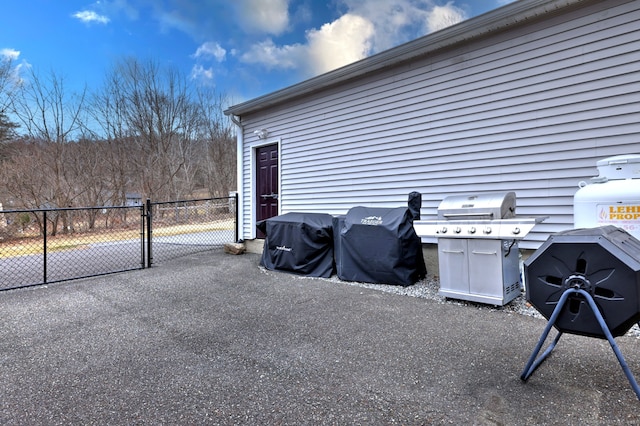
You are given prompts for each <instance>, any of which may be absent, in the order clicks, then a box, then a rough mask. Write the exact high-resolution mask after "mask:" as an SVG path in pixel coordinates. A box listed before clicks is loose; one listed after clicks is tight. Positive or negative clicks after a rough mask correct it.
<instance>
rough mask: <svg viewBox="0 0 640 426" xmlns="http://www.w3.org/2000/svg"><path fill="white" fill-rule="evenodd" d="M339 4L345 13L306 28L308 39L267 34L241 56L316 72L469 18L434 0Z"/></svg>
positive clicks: (250, 0)
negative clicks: (282, 41) (284, 41)
mask: <svg viewBox="0 0 640 426" xmlns="http://www.w3.org/2000/svg"><path fill="white" fill-rule="evenodd" d="M243 2H244V3H256V4H257V3H260V4H267V2H264V3H263V2H261V1H260V0H243ZM278 2H279V3H285V2H284V0H281V1H278ZM338 4H339V6H341V7H342V8H344V9H345V10H346V12H345V13H344V14H342V16H340V18H338V19H336V20H335V21H333V22H331V23H327V24H324V25H322V26H321V27H320V28H319V29H311V30H309V31H307V33H306V42H305V43H296V44H289V45H277V44H276V43H275V42H274V41H273V40H272V39H267V40H264V41H261V42H259V43H255V44H253V45H252V46H251V47H250V49H249V50H248V51H246V52H245V53H244V54H242V55H241V56H240V60H241V61H242V62H245V63H251V64H262V65H263V66H265V67H266V68H268V69H297V70H299V71H301V72H303V73H304V74H305V75H304V76H305V77H308V76H314V75H318V74H321V73H324V72H328V71H331V70H334V69H336V68H339V67H341V66H344V65H348V64H350V63H352V62H355V61H357V60H360V59H363V58H365V57H367V56H369V55H371V54H373V53H378V52H380V51H383V50H386V49H389V48H392V47H394V46H397V45H399V44H401V43H404V42H407V41H410V40H413V39H416V38H418V37H421V36H423V35H425V34H427V33H430V32H434V31H438V30H441V29H443V28H445V27H448V26H450V25H453V24H457V23H458V22H461V21H463V20H465V19H467V14H466V12H465V11H464V10H463V9H461V8H459V7H457V6H455V5H454V4H453V2H449V3H447V4H445V5H444V6H437V5H435V4H434V0H339V3H338Z"/></svg>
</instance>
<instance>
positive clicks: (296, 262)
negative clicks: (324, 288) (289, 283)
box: [256, 212, 334, 278]
mask: <svg viewBox="0 0 640 426" xmlns="http://www.w3.org/2000/svg"><path fill="white" fill-rule="evenodd" d="M256 227H257V228H258V229H260V230H261V231H262V232H264V234H265V235H266V238H265V240H264V249H263V250H262V258H261V260H260V264H261V265H262V266H264V267H265V268H267V269H270V270H279V271H286V272H292V273H296V274H300V275H308V276H312V277H324V278H329V277H330V276H331V275H332V274H333V271H334V263H333V235H332V227H333V217H332V216H331V215H329V214H325V213H294V212H292V213H286V214H283V215H280V216H276V217H272V218H269V219H266V220H263V221H261V222H258V223H257V224H256Z"/></svg>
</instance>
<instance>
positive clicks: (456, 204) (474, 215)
mask: <svg viewBox="0 0 640 426" xmlns="http://www.w3.org/2000/svg"><path fill="white" fill-rule="evenodd" d="M515 215H516V193H515V192H513V191H510V192H493V193H484V194H471V195H453V196H449V197H446V198H445V199H444V200H442V202H441V203H440V205H439V206H438V218H439V219H493V220H497V219H509V218H512V217H515Z"/></svg>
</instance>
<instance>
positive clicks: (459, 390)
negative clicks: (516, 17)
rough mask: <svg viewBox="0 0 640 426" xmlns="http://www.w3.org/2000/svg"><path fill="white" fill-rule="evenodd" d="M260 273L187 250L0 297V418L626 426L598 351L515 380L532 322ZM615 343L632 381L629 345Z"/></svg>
mask: <svg viewBox="0 0 640 426" xmlns="http://www.w3.org/2000/svg"><path fill="white" fill-rule="evenodd" d="M258 262H259V256H258V255H254V254H245V255H241V256H233V255H227V254H224V253H222V252H220V253H218V252H216V253H202V254H197V255H192V256H187V257H184V258H181V259H176V260H174V261H170V262H165V263H163V264H159V265H156V266H155V267H154V268H151V269H146V270H141V271H134V272H128V273H122V274H117V275H110V276H104V277H97V278H92V279H85V280H79V281H73V282H66V283H59V284H53V285H49V286H46V287H35V288H27V289H21V290H14V291H8V292H3V293H0V312H2V322H0V347H1V348H0V354H1V358H0V359H1V360H2V369H1V376H0V389H1V391H2V398H1V399H0V401H1V402H0V407H1V408H0V423H2V424H25V425H27V424H28V425H54V424H65V425H66V424H82V425H86V424H98V425H100V424H105V425H106V424H109V425H114V424H127V425H131V424H154V425H156V424H175V425H178V424H180V425H184V424H224V425H226V424H247V425H257V424H291V425H294V424H295V425H300V424H302V425H304V424H310V425H315V424H328V425H333V424H335V425H344V424H362V425H371V424H375V425H378V424H380V425H389V424H406V425H421V424H480V425H484V424H486V425H497V424H505V425H510V424H514V425H515V424H563V425H565V424H576V425H578V424H580V425H600V424H602V425H609V424H633V423H636V424H638V423H640V410H639V407H640V405H639V404H640V403H639V402H638V400H637V398H636V396H635V394H634V393H633V390H632V389H631V387H630V385H629V383H628V381H627V379H626V377H625V376H624V374H623V373H622V370H621V368H620V366H619V364H618V363H617V360H616V359H615V356H614V354H613V352H612V350H611V348H610V347H609V345H608V343H607V342H606V341H603V340H599V339H592V338H585V337H580V336H572V335H565V336H563V338H562V339H561V340H560V343H559V344H558V347H557V348H556V349H555V351H554V353H553V354H552V356H551V357H550V358H549V359H548V360H547V361H546V362H545V363H544V364H543V365H542V366H541V367H540V368H539V369H538V371H537V372H536V373H535V374H534V375H533V376H532V377H531V378H530V379H529V381H528V382H527V383H523V382H522V381H521V380H520V379H519V376H520V373H521V370H522V369H523V368H524V364H525V363H526V361H527V359H528V357H529V355H530V353H531V350H532V349H533V347H534V345H535V344H536V342H537V340H538V337H539V335H540V333H541V332H542V330H543V328H544V326H545V324H546V322H545V321H544V320H543V319H540V318H538V317H535V316H530V315H523V314H522V313H519V312H516V310H514V308H513V307H510V308H509V307H508V308H494V307H490V306H483V305H477V304H470V303H459V302H455V301H454V302H451V301H445V300H444V299H440V300H438V299H437V297H409V296H407V295H401V294H394V293H393V292H386V291H380V289H379V288H375V287H371V286H363V285H353V284H349V283H344V282H341V281H339V280H335V279H311V278H304V277H297V276H294V275H289V274H285V273H279V272H273V271H265V270H264V269H262V268H260V267H259V266H258ZM421 286H422V287H424V288H425V290H423V292H425V294H427V293H428V292H429V291H432V292H433V290H428V288H429V285H428V283H422V284H421ZM418 287H420V286H417V287H416V288H418ZM616 341H617V343H618V345H619V346H620V349H621V350H622V352H623V354H625V356H626V357H627V361H628V362H629V365H630V367H631V370H632V371H633V372H634V374H636V376H638V375H640V340H639V339H637V338H636V337H633V336H623V337H620V338H618V339H616Z"/></svg>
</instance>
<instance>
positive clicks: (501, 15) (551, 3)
mask: <svg viewBox="0 0 640 426" xmlns="http://www.w3.org/2000/svg"><path fill="white" fill-rule="evenodd" d="M586 2H587V1H586V0H520V1H515V2H513V3H510V4H507V5H505V6H502V7H500V8H498V9H495V10H492V11H489V12H487V13H484V14H482V15H479V16H476V17H474V18H471V19H468V20H466V21H463V22H461V23H459V24H456V25H452V26H450V27H447V28H444V29H442V30H440V31H437V32H434V33H431V34H427V35H425V36H423V37H420V38H417V39H415V40H412V41H409V42H407V43H404V44H401V45H399V46H396V47H393V48H391V49H388V50H385V51H383V52H380V53H377V54H375V55H372V56H369V57H367V58H364V59H361V60H359V61H357V62H353V63H351V64H348V65H345V66H343V67H341V68H338V69H335V70H333V71H329V72H326V73H324V74H320V75H318V76H316V77H312V78H310V79H308V80H305V81H302V82H300V83H297V84H294V85H292V86H288V87H285V88H283V89H280V90H277V91H275V92H271V93H268V94H266V95H262V96H259V97H257V98H254V99H251V100H249V101H246V102H242V103H240V104H237V105H233V106H231V107H229V108H227V109H226V110H224V114H225V115H234V116H241V115H243V114H246V113H250V112H253V111H256V110H258V109H262V108H264V107H267V106H273V105H277V104H280V103H283V102H285V101H288V100H291V99H294V98H297V97H300V96H304V95H308V94H310V93H313V92H317V91H319V90H322V89H326V88H329V87H332V86H336V85H339V84H341V83H344V82H346V81H348V80H351V79H353V78H356V77H360V76H363V75H366V74H369V73H372V72H374V71H377V70H380V69H383V68H386V67H389V66H392V65H395V64H399V63H402V62H405V61H407V60H409V59H412V58H415V57H418V56H424V55H427V54H429V53H431V52H435V51H438V50H441V49H444V48H447V47H451V46H454V45H457V44H459V43H461V42H463V41H469V40H473V39H476V38H479V37H482V36H486V35H488V34H491V33H495V32H499V31H503V30H504V29H505V28H508V27H510V26H512V25H515V24H517V23H520V22H524V21H528V20H532V19H534V18H536V19H537V18H539V17H540V16H542V15H546V14H549V13H552V12H557V11H559V10H561V9H564V8H566V7H569V6H573V5H576V4H579V3H586Z"/></svg>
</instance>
